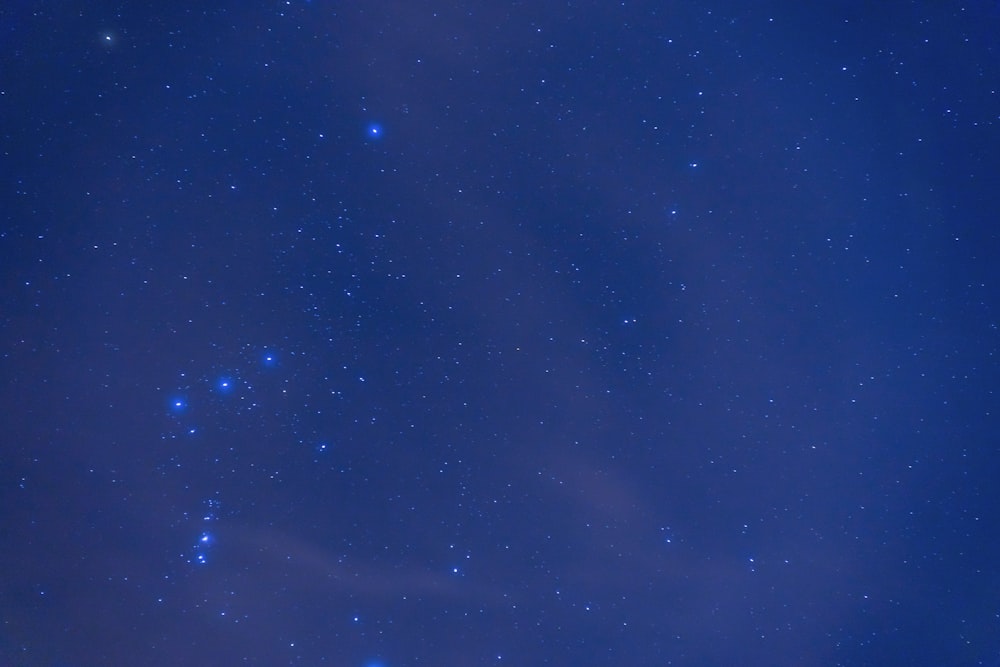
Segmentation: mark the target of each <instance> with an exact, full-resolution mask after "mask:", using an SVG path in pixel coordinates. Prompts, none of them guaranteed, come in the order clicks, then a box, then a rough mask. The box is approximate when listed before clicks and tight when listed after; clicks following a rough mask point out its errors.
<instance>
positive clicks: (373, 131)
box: [365, 123, 382, 141]
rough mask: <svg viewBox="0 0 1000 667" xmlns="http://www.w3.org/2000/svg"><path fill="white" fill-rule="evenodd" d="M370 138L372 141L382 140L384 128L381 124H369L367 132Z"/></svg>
mask: <svg viewBox="0 0 1000 667" xmlns="http://www.w3.org/2000/svg"><path fill="white" fill-rule="evenodd" d="M365 134H367V135H368V138H369V139H371V140H372V141H375V140H378V139H381V138H382V126H381V125H380V124H379V123H369V124H368V129H367V130H366V131H365Z"/></svg>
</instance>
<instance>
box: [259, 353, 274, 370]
mask: <svg viewBox="0 0 1000 667" xmlns="http://www.w3.org/2000/svg"><path fill="white" fill-rule="evenodd" d="M260 361H261V363H262V364H264V365H265V366H267V367H268V368H274V367H275V366H277V365H278V355H276V354H275V353H274V352H271V351H270V350H265V351H264V354H263V355H261V358H260Z"/></svg>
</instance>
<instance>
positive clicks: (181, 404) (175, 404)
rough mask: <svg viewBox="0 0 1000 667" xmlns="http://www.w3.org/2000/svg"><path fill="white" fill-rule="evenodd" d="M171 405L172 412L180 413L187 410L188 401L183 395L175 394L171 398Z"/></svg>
mask: <svg viewBox="0 0 1000 667" xmlns="http://www.w3.org/2000/svg"><path fill="white" fill-rule="evenodd" d="M169 405H170V411H171V412H174V413H178V412H184V411H185V410H187V407H188V402H187V399H186V398H184V397H183V396H174V397H172V398H171V399H170V403H169Z"/></svg>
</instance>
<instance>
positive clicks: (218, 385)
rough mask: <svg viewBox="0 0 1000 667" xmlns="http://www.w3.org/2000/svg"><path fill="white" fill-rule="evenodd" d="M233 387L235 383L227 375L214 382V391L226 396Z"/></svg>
mask: <svg viewBox="0 0 1000 667" xmlns="http://www.w3.org/2000/svg"><path fill="white" fill-rule="evenodd" d="M234 385H235V382H234V381H233V378H231V377H229V376H228V375H224V376H222V377H220V378H219V379H218V380H216V381H215V389H216V391H218V392H219V393H220V394H228V393H229V392H231V391H232V390H233V386H234Z"/></svg>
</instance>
